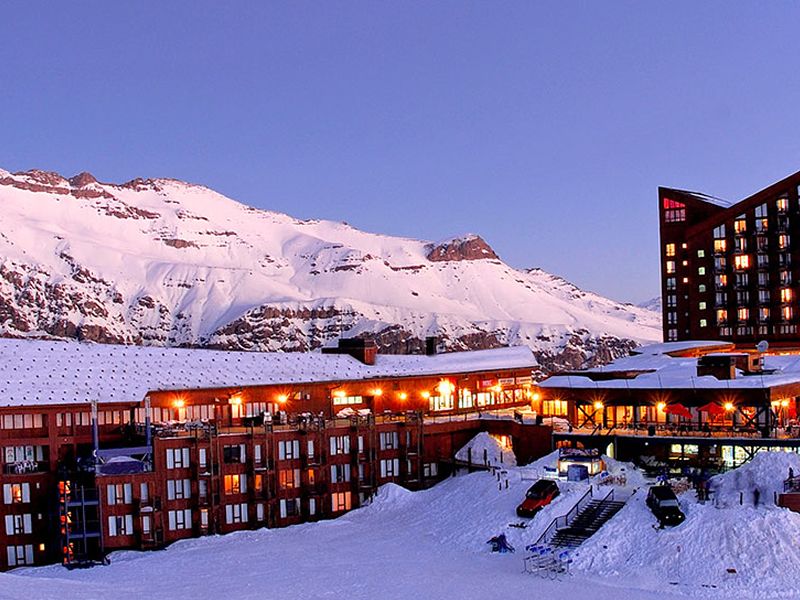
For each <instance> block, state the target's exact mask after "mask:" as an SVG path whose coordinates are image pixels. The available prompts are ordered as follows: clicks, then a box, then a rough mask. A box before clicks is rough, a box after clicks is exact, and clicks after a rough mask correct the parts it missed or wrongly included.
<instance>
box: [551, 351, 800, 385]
mask: <svg viewBox="0 0 800 600" xmlns="http://www.w3.org/2000/svg"><path fill="white" fill-rule="evenodd" d="M691 344H697V345H696V346H692V345H691ZM720 344H724V342H675V343H667V344H654V345H652V346H647V347H645V348H637V349H636V352H637V354H633V355H631V356H626V357H624V358H620V359H617V360H615V361H613V362H612V363H610V364H607V365H605V366H603V367H598V368H595V369H587V370H585V371H580V372H577V373H574V372H573V373H568V374H563V375H554V376H553V377H550V378H548V379H546V380H545V381H543V382H541V383H540V384H539V385H540V386H541V387H543V388H572V389H632V390H634V389H641V390H659V389H720V388H725V389H767V388H773V387H778V386H784V385H792V384H800V355H798V354H787V355H774V356H773V355H766V356H764V372H763V373H761V374H754V375H746V374H743V373H742V372H741V371H738V372H737V374H736V378H734V379H717V378H716V377H714V376H713V375H704V376H702V377H698V375H697V360H698V359H697V357H694V356H672V355H670V354H669V353H674V352H678V351H680V350H689V349H692V348H700V349H702V348H714V347H716V346H718V345H720ZM703 354H706V353H703ZM724 354H730V355H733V356H740V355H741V354H742V353H741V352H735V351H734V352H730V353H725V352H714V355H715V356H721V355H724ZM600 373H603V374H605V376H604V377H602V379H601V378H598V377H593V376H594V375H596V374H600ZM614 373H619V377H616V378H615V377H614V376H613V374H614Z"/></svg>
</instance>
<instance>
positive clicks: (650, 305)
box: [636, 296, 661, 314]
mask: <svg viewBox="0 0 800 600" xmlns="http://www.w3.org/2000/svg"><path fill="white" fill-rule="evenodd" d="M636 306H638V307H639V308H644V309H645V310H651V311H653V312H656V313H658V314H661V296H656V297H655V298H650V299H649V300H645V301H644V302H640V303H639V304H637V305H636Z"/></svg>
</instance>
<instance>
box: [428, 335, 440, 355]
mask: <svg viewBox="0 0 800 600" xmlns="http://www.w3.org/2000/svg"><path fill="white" fill-rule="evenodd" d="M438 346H439V338H438V337H436V336H435V335H429V336H428V337H426V338H425V356H434V355H435V354H436V352H437V349H438Z"/></svg>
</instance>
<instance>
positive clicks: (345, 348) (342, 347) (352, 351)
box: [322, 338, 378, 365]
mask: <svg viewBox="0 0 800 600" xmlns="http://www.w3.org/2000/svg"><path fill="white" fill-rule="evenodd" d="M322 353H323V354H349V355H350V356H352V357H353V358H355V359H356V360H358V361H361V362H362V363H364V364H365V365H374V364H375V358H376V356H377V355H378V346H377V345H376V344H375V342H374V341H373V340H365V339H362V338H343V339H340V340H339V344H338V346H336V347H335V348H323V349H322Z"/></svg>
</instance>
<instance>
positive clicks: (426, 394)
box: [422, 392, 431, 400]
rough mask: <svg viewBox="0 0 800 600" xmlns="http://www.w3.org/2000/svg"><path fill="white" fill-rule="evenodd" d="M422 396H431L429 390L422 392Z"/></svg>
mask: <svg viewBox="0 0 800 600" xmlns="http://www.w3.org/2000/svg"><path fill="white" fill-rule="evenodd" d="M422 397H423V398H425V399H426V400H427V399H428V398H430V397H431V393H430V392H422Z"/></svg>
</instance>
